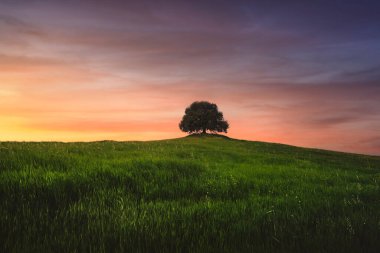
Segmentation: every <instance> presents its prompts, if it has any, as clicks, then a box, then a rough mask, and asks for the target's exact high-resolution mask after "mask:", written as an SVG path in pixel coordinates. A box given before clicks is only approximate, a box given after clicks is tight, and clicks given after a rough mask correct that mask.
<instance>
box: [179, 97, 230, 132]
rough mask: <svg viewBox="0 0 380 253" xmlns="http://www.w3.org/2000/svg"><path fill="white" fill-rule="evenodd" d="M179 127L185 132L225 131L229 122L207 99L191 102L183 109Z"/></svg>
mask: <svg viewBox="0 0 380 253" xmlns="http://www.w3.org/2000/svg"><path fill="white" fill-rule="evenodd" d="M179 128H180V129H181V130H182V131H183V132H187V133H206V132H207V131H210V132H213V133H215V132H225V133H227V129H228V128H229V124H228V122H227V121H226V120H224V118H223V113H222V112H220V111H219V110H218V106H217V105H216V104H213V103H210V102H207V101H197V102H194V103H192V104H191V105H190V106H189V107H187V108H186V110H185V115H184V116H183V117H182V120H181V122H180V123H179Z"/></svg>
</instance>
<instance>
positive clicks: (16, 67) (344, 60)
mask: <svg viewBox="0 0 380 253" xmlns="http://www.w3.org/2000/svg"><path fill="white" fill-rule="evenodd" d="M378 2H379V1H375V0H373V1H368V0H360V1H358V0H356V1H351V0H342V1H338V0H336V1H334V0H330V1H327V0H326V1H291V0H290V1H280V0H278V1H274V0H272V1H264V0H263V1H230V0H229V1H211V0H204V1H178V0H177V1H160V0H158V1H157V0H155V1H141V0H140V1H121V0H120V1H118V0H109V1H100V0H98V1H95V0H93V1H91V0H80V1H74V0H66V1H58V0H56V1H55V0H49V1H47V0H46V1H42V0H40V1H39V0H25V1H22V0H0V140H1V141H8V140H9V141H11V140H16V141H23V140H25V141H30V140H32V141H51V140H55V141H93V140H104V139H112V140H155V139H167V138H176V137H181V136H185V134H184V133H182V132H180V130H179V128H178V123H179V121H180V120H181V118H182V116H183V114H184V110H185V108H186V106H188V105H190V104H191V103H192V102H193V101H200V100H207V101H210V102H213V103H216V104H217V105H218V106H219V109H220V110H221V111H222V112H223V113H224V116H225V119H227V120H228V121H229V123H230V126H231V128H230V131H229V133H228V136H230V137H233V138H239V139H248V140H259V141H268V142H280V143H286V144H291V145H298V146H306V147H317V148H324V149H333V150H340V151H349V152H358V153H367V154H377V155H380V14H379V10H380V3H378Z"/></svg>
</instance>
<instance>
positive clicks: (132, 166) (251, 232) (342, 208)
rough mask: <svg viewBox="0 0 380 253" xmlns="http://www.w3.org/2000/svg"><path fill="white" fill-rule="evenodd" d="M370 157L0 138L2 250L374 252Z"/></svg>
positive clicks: (375, 198)
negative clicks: (16, 140)
mask: <svg viewBox="0 0 380 253" xmlns="http://www.w3.org/2000/svg"><path fill="white" fill-rule="evenodd" d="M379 181H380V157H375V156H365V155H355V154H346V153H338V152H331V151H323V150H316V149H305V148H298V147H292V146H287V145H280V144H270V143H262V142H250V141H240V140H233V139H227V138H222V137H216V136H210V137H187V138H182V139H173V140H164V141H150V142H112V141H103V142H92V143H55V142H50V143H48V142H35V143H32V142H25V143H21V142H18V143H17V142H0V200H1V202H0V252H379V251H378V250H379V249H380V188H379Z"/></svg>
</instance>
